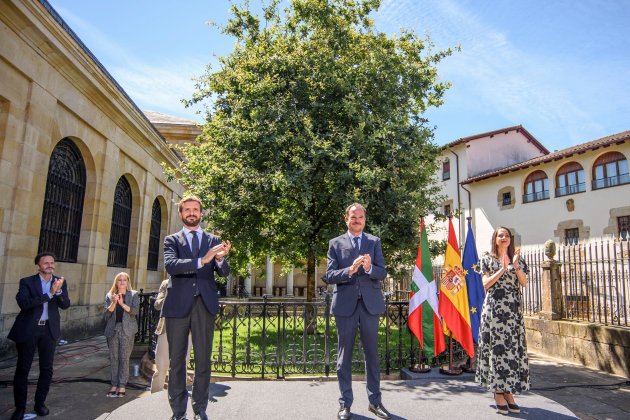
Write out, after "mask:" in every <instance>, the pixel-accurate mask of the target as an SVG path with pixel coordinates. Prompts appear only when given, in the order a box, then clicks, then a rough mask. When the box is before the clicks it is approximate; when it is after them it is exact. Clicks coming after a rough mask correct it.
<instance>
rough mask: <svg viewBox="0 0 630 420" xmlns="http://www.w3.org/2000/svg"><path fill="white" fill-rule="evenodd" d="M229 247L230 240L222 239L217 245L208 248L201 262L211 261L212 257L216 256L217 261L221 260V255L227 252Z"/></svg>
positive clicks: (230, 245) (204, 263)
mask: <svg viewBox="0 0 630 420" xmlns="http://www.w3.org/2000/svg"><path fill="white" fill-rule="evenodd" d="M231 249H232V243H231V242H230V241H223V242H221V243H220V244H219V245H216V246H214V247H212V248H210V249H209V250H208V252H206V255H204V256H203V257H202V258H201V263H202V264H203V265H206V264H208V263H209V262H210V261H212V259H213V258H216V260H217V261H221V260H223V257H225V256H226V255H227V254H229V252H230V250H231Z"/></svg>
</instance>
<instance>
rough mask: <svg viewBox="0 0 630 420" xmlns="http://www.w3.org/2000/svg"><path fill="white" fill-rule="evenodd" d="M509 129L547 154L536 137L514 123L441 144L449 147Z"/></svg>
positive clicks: (446, 147)
mask: <svg viewBox="0 0 630 420" xmlns="http://www.w3.org/2000/svg"><path fill="white" fill-rule="evenodd" d="M510 131H517V132H520V133H523V135H524V136H525V137H526V138H527V139H528V140H529V141H531V142H532V143H533V144H534V145H535V146H536V147H538V149H539V150H540V151H541V152H543V153H545V154H547V153H549V150H547V148H546V147H545V146H543V145H542V144H541V143H540V142H539V141H538V140H537V139H536V137H534V136H533V135H532V134H531V133H530V132H529V131H527V130H526V129H525V127H523V126H522V125H515V126H513V127H506V128H500V129H498V130H493V131H488V132H486V133H480V134H475V135H472V136H468V137H462V138H460V139H457V140H455V141H452V142H450V143H448V144H446V145H445V146H443V149H448V148H450V147H453V146H457V145H458V144H462V143H468V142H469V141H473V140H477V139H481V138H484V137H493V136H495V135H497V134H507V133H509V132H510Z"/></svg>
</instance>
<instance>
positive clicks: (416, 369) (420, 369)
mask: <svg viewBox="0 0 630 420" xmlns="http://www.w3.org/2000/svg"><path fill="white" fill-rule="evenodd" d="M423 225H424V215H423V214H422V215H420V225H418V235H419V236H420V237H422V226H423ZM423 350H424V344H423V346H422V347H418V364H416V365H413V366H412V367H410V368H409V370H410V371H411V372H413V373H429V372H431V366H429V364H428V363H426V365H425V364H423V363H422V361H423V360H424V357H423V356H424V352H423ZM427 361H428V360H427Z"/></svg>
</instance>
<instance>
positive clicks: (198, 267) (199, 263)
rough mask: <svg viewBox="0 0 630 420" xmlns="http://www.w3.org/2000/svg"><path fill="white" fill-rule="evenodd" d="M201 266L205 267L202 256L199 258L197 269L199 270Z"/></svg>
mask: <svg viewBox="0 0 630 420" xmlns="http://www.w3.org/2000/svg"><path fill="white" fill-rule="evenodd" d="M201 267H203V264H202V263H201V258H198V259H197V270H199V269H200V268H201Z"/></svg>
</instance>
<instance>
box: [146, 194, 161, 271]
mask: <svg viewBox="0 0 630 420" xmlns="http://www.w3.org/2000/svg"><path fill="white" fill-rule="evenodd" d="M161 228H162V208H161V206H160V202H159V201H158V199H157V198H156V199H155V200H153V208H152V210H151V232H150V233H149V258H148V260H147V270H151V271H157V268H158V257H159V255H160V229H161Z"/></svg>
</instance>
